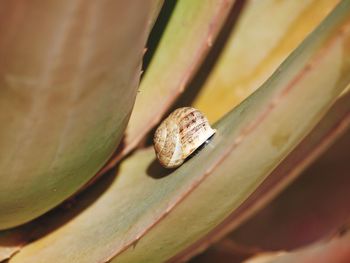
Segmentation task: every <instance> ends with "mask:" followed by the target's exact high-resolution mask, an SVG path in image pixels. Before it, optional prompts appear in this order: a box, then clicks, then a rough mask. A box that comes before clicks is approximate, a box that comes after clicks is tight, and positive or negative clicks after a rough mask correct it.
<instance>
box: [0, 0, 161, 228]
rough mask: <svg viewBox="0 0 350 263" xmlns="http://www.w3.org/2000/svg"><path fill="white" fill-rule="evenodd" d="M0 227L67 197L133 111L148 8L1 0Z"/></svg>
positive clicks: (105, 154)
mask: <svg viewBox="0 0 350 263" xmlns="http://www.w3.org/2000/svg"><path fill="white" fill-rule="evenodd" d="M1 5H2V6H1V10H0V21H1V22H0V34H1V39H0V56H1V58H2V59H1V61H0V86H1V89H0V123H1V125H2V126H1V129H0V182H1V183H0V229H4V228H8V227H13V226H16V225H18V224H22V223H24V222H26V221H29V220H31V219H33V218H35V217H37V216H39V215H41V214H43V213H45V212H46V211H48V210H49V209H51V208H52V207H54V206H56V205H57V204H59V203H61V202H62V201H63V200H64V199H66V198H67V197H69V196H71V195H72V194H73V193H74V192H75V191H76V190H77V189H79V188H80V187H81V186H82V185H83V184H84V183H86V182H87V181H88V180H89V179H90V178H91V177H92V176H93V175H94V174H95V173H96V172H97V171H98V170H99V169H100V168H101V166H102V165H103V164H104V163H105V162H106V161H107V160H108V158H109V157H110V156H111V154H112V153H113V151H114V149H115V148H116V147H117V145H118V143H119V142H120V140H121V137H122V134H123V132H124V130H125V127H126V124H127V122H128V119H129V116H130V113H131V109H132V106H133V104H134V100H135V96H136V90H137V86H138V81H139V75H140V65H141V61H142V52H143V48H144V44H145V41H146V37H147V31H148V24H149V23H150V22H149V21H150V19H151V13H152V6H153V5H154V3H153V1H151V0H148V1H142V3H141V4H140V3H139V2H138V1H128V2H125V3H124V2H121V1H110V0H103V1H78V0H73V1H72V0H56V1H45V2H44V3H43V2H42V1H31V2H28V1H12V0H9V1H3V2H2V4H1Z"/></svg>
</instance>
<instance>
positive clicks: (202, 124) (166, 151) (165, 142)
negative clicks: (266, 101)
mask: <svg viewBox="0 0 350 263" xmlns="http://www.w3.org/2000/svg"><path fill="white" fill-rule="evenodd" d="M214 133H215V130H213V129H212V128H211V127H210V125H209V122H208V120H207V118H206V117H204V116H203V114H202V113H201V112H200V111H198V110H196V109H194V108H191V107H184V108H179V109H177V110H175V111H174V112H173V113H171V114H170V115H169V116H168V117H167V118H166V119H165V120H164V121H163V122H162V123H161V124H160V126H159V127H158V128H157V130H156V132H155V134H154V139H153V141H154V148H155V152H156V155H157V158H158V160H159V161H160V163H161V164H162V165H163V166H164V167H166V168H175V167H178V166H180V165H181V164H182V163H183V162H184V160H185V159H186V158H187V157H188V156H189V155H190V154H191V153H193V152H194V151H195V150H196V149H197V148H198V147H199V146H201V145H202V144H203V143H204V142H205V141H206V140H207V139H208V138H209V137H211V136H212V135H213V134H214Z"/></svg>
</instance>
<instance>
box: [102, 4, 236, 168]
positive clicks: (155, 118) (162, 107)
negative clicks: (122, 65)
mask: <svg viewBox="0 0 350 263" xmlns="http://www.w3.org/2000/svg"><path fill="white" fill-rule="evenodd" d="M234 2H235V1H234V0H219V1H218V0H210V1H201V0H191V1H188V0H180V1H178V2H177V4H176V6H175V9H174V11H173V13H172V16H171V19H170V21H169V22H168V25H167V27H166V30H165V32H164V34H163V36H162V39H161V41H160V43H159V45H158V47H157V50H156V53H155V54H154V57H153V58H152V61H151V64H150V65H149V67H148V69H147V71H146V73H145V76H144V77H143V79H142V82H141V85H140V89H139V93H138V96H137V98H136V102H135V107H134V110H133V112H132V115H131V118H130V122H129V124H128V126H127V129H126V135H125V141H124V148H123V150H122V151H121V152H118V153H117V155H116V156H115V157H114V158H113V160H112V161H111V162H110V163H109V164H108V166H107V167H105V169H103V170H102V172H101V173H103V172H105V171H107V170H108V169H110V168H112V167H113V166H114V165H115V164H116V163H117V162H118V161H119V160H120V159H121V158H122V157H123V156H125V155H126V154H128V153H129V152H130V151H131V150H132V149H133V148H134V147H135V146H137V144H139V143H140V141H141V140H142V139H143V138H144V137H145V135H146V134H147V133H148V132H149V130H150V129H152V128H153V127H154V126H155V125H156V124H157V123H158V122H159V120H160V119H161V117H162V116H163V114H164V113H165V112H166V111H167V110H168V108H169V106H170V105H171V104H172V103H173V102H174V101H175V99H176V98H177V97H178V96H179V95H180V94H181V93H182V92H183V90H184V89H185V87H186V85H187V84H188V82H189V81H190V80H191V78H192V76H193V75H194V73H195V72H196V69H197V68H198V66H199V65H200V64H201V62H202V61H203V59H204V57H205V55H206V53H207V52H208V51H209V49H210V47H211V45H212V42H213V41H214V39H215V37H216V35H217V34H218V32H219V30H220V29H221V27H222V25H223V23H224V22H225V19H226V17H227V15H228V14H229V11H230V9H231V7H232V5H233V3H234Z"/></svg>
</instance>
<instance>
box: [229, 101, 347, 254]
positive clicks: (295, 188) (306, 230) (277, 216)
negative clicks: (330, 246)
mask: <svg viewBox="0 0 350 263" xmlns="http://www.w3.org/2000/svg"><path fill="white" fill-rule="evenodd" d="M348 105H350V100H348ZM348 121H349V122H350V106H348ZM331 132H332V131H331ZM328 135H330V134H328ZM321 144H323V142H321ZM349 149H350V130H349V131H348V132H347V133H346V134H345V135H344V136H342V137H341V138H340V139H339V140H338V141H337V142H336V144H335V145H333V146H332V147H331V148H330V149H329V150H328V151H327V152H326V153H325V154H324V155H323V156H321V158H319V159H318V160H317V162H315V163H314V164H313V165H312V166H311V167H309V168H308V169H307V170H306V171H305V172H304V173H303V174H302V176H301V177H300V178H299V179H298V180H297V181H296V182H295V183H293V184H292V185H290V186H289V187H288V188H287V189H286V190H285V191H283V192H282V193H281V195H279V196H278V197H277V198H276V200H273V201H272V202H271V203H269V204H268V205H267V206H266V207H265V208H264V209H262V210H261V211H259V212H258V213H257V214H256V215H254V216H253V217H252V218H250V219H249V220H248V221H247V222H246V223H244V224H243V225H242V226H241V227H239V228H238V229H237V230H235V231H234V232H233V233H232V235H231V237H232V238H233V239H234V240H235V241H236V242H238V243H239V244H242V245H245V246H254V247H259V248H261V249H264V250H279V249H287V250H291V249H295V248H296V247H300V246H305V245H307V244H310V243H312V242H315V241H317V240H319V239H321V238H324V237H325V236H329V235H330V234H331V233H334V231H335V230H337V229H338V228H339V226H341V225H342V224H344V220H346V219H349V218H350V207H349V205H348V200H350V193H349V191H348V186H349V185H350V177H349V176H348V175H349V171H350V164H349V161H348V159H349V158H348V156H347V154H348V151H349ZM299 153H301V156H300V155H299V156H298V155H296V154H294V153H293V154H292V155H293V156H294V159H299V158H301V157H303V156H305V155H303V154H302V152H300V151H299ZM287 159H290V158H289V157H288V158H287ZM293 163H294V162H290V166H291V165H292V164H293ZM294 164H296V166H297V167H296V168H294V169H300V168H298V166H300V165H298V163H294ZM271 226H273V231H271Z"/></svg>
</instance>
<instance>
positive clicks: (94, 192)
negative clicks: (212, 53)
mask: <svg viewBox="0 0 350 263" xmlns="http://www.w3.org/2000/svg"><path fill="white" fill-rule="evenodd" d="M349 13H350V1H343V2H342V4H341V5H339V6H338V7H337V8H336V9H335V11H334V12H332V14H331V15H330V16H329V17H328V19H327V20H326V21H325V22H324V23H322V24H321V25H320V26H319V27H318V29H317V30H316V31H315V32H314V33H313V34H312V35H311V36H310V37H309V38H308V39H307V40H306V41H305V42H304V43H303V44H302V45H301V46H300V47H299V48H298V49H297V50H296V51H295V52H293V54H292V55H291V56H290V57H289V58H288V59H287V60H286V62H285V63H283V64H282V65H281V67H280V68H279V69H278V70H277V71H276V72H275V74H274V75H273V76H272V77H271V78H270V79H269V80H268V81H267V82H266V83H265V84H264V85H263V86H262V87H261V88H260V89H259V90H258V91H257V92H255V93H254V94H253V95H251V96H250V97H249V98H248V99H247V100H245V101H244V102H243V103H241V104H240V105H239V106H238V107H237V108H235V109H234V110H233V111H231V112H230V113H229V114H227V115H226V116H225V117H224V118H223V119H221V120H220V122H218V123H217V124H216V125H215V128H216V129H217V133H216V134H215V136H214V137H213V139H212V141H211V142H210V143H209V144H208V145H206V147H205V148H204V149H202V150H201V151H200V153H198V154H197V155H195V156H193V158H191V159H190V160H188V161H187V162H186V163H184V165H182V166H181V167H180V168H178V169H177V170H175V171H171V172H167V173H166V171H164V170H161V168H160V167H159V164H158V163H157V162H155V160H154V154H153V149H148V150H144V151H139V152H137V153H136V154H135V155H133V156H132V157H131V158H129V159H127V160H126V161H124V162H123V163H122V165H121V166H120V167H119V170H118V176H117V177H109V178H103V179H104V180H101V182H100V184H98V185H95V187H94V188H93V189H91V190H90V191H89V192H86V193H84V196H82V197H81V200H80V201H78V202H79V203H78V204H77V205H76V207H75V209H72V211H71V214H70V215H69V214H68V215H67V214H66V215H65V224H62V225H58V226H57V228H56V229H55V230H53V231H51V232H50V233H49V234H48V235H45V236H43V237H42V238H40V239H38V240H36V241H34V242H33V243H30V244H29V245H27V246H25V247H24V248H22V250H21V251H20V252H19V253H17V254H16V255H15V256H14V257H13V258H12V259H11V261H10V262H35V263H37V262H52V261H53V260H55V261H56V262H57V260H59V261H61V262H70V261H73V262H74V261H77V260H79V262H96V261H98V262H101V261H108V260H110V261H111V262H164V261H165V260H167V259H169V258H171V257H172V256H174V255H175V254H176V253H178V252H179V251H181V250H183V249H184V248H186V247H188V246H189V245H190V244H192V243H193V242H195V241H196V240H198V239H199V238H201V237H203V236H204V235H205V234H207V233H208V232H209V231H210V230H211V229H213V228H214V227H215V226H216V225H218V224H219V223H220V222H222V220H223V219H224V218H225V217H227V216H228V215H230V214H231V213H232V211H233V210H235V209H236V208H237V207H239V205H240V204H242V202H243V201H244V200H246V199H247V198H248V197H249V196H250V194H252V193H253V191H254V190H255V189H256V188H257V187H258V186H259V185H260V184H261V183H262V182H263V180H264V179H265V178H266V177H267V176H268V174H270V173H271V171H272V170H273V169H274V167H276V166H277V165H278V164H279V163H280V162H281V161H282V160H283V159H284V158H285V157H286V156H287V155H288V153H289V152H290V151H291V150H292V149H293V148H294V147H296V145H297V144H298V143H299V142H300V141H301V140H302V138H303V137H304V136H305V135H306V134H308V133H309V132H310V131H311V129H312V128H313V127H314V126H315V125H316V124H317V122H318V121H319V120H320V119H321V118H322V116H324V115H325V113H326V112H327V110H328V109H329V108H330V106H331V105H332V103H333V102H334V101H335V100H336V98H337V97H338V96H339V94H340V93H341V92H342V90H344V89H345V87H346V85H348V83H349V81H350V75H349V74H348V72H349V70H350V51H349V48H348V45H349V43H350V16H349ZM315 94H316V95H317V96H315ZM305 113H307V114H305ZM101 189H102V191H101ZM84 197H85V198H84ZM67 218H68V219H67ZM53 221H55V222H58V221H59V219H58V218H57V217H56V218H55V219H54V220H53Z"/></svg>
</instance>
